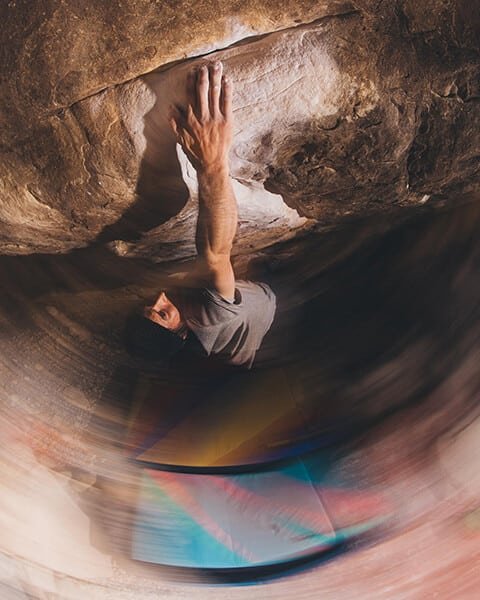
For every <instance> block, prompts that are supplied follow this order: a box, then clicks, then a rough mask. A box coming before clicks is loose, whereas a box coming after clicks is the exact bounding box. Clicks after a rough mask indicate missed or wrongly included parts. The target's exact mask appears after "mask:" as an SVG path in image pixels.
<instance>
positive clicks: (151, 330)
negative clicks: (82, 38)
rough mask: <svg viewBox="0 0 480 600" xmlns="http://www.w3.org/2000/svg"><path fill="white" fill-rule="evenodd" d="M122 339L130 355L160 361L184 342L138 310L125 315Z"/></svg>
mask: <svg viewBox="0 0 480 600" xmlns="http://www.w3.org/2000/svg"><path fill="white" fill-rule="evenodd" d="M124 341H125V347H126V349H127V352H128V353H129V354H130V355H132V356H135V357H138V358H143V359H146V360H154V361H161V362H167V361H168V360H169V359H170V358H171V357H172V356H173V355H174V354H176V353H177V352H179V351H180V350H181V349H182V348H183V346H184V344H185V341H184V340H183V339H182V338H181V337H180V336H179V335H177V334H176V333H174V332H173V331H170V330H169V329H167V328H166V327H162V326H161V325H158V324H157V323H154V322H153V321H151V320H150V319H147V318H146V317H144V316H143V315H142V314H139V313H138V311H135V312H134V313H132V314H130V315H129V316H128V317H127V320H126V323H125V331H124Z"/></svg>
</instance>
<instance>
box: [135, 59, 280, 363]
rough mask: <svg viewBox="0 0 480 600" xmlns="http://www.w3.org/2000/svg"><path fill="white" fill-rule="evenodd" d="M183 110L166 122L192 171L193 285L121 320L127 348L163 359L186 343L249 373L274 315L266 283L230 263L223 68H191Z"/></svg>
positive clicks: (232, 205)
mask: <svg viewBox="0 0 480 600" xmlns="http://www.w3.org/2000/svg"><path fill="white" fill-rule="evenodd" d="M187 98H188V106H187V108H186V110H185V109H183V108H181V107H177V106H175V107H172V112H171V115H170V123H171V126H172V128H173V131H174V133H175V135H176V138H177V143H179V144H180V145H181V147H182V149H183V151H184V152H185V154H186V156H187V157H188V159H189V160H190V162H191V163H192V165H193V167H194V168H195V170H196V172H197V178H198V193H199V206H198V219H197V229H196V237H195V243H196V248H197V254H198V256H197V259H196V262H195V268H194V269H193V270H192V273H193V272H194V273H195V280H196V284H195V286H194V287H193V286H192V287H191V288H185V289H168V290H162V291H161V292H160V294H159V295H158V297H157V298H156V300H155V301H154V302H153V304H152V305H151V306H146V307H144V308H143V310H142V313H141V314H135V315H132V316H130V318H129V319H128V322H127V329H126V332H127V336H126V342H127V348H128V350H129V351H130V352H131V353H134V354H136V355H140V356H142V357H144V358H147V359H153V360H166V359H168V358H169V357H171V356H172V355H173V354H175V353H176V352H178V351H179V350H180V349H182V348H183V347H184V346H185V345H187V346H190V347H192V348H197V350H198V351H200V353H201V354H203V355H207V356H213V357H215V358H217V359H220V361H222V362H223V363H226V364H230V365H238V366H243V367H247V368H250V367H251V366H252V363H253V361H254V358H255V354H256V352H257V350H258V348H259V347H260V344H261V343H262V340H263V338H264V336H265V334H266V333H267V331H268V330H269V328H270V326H271V324H272V322H273V319H274V315H275V309H276V299H275V295H274V293H273V292H272V290H271V289H270V287H269V286H268V285H267V284H265V283H253V282H251V281H238V280H236V279H235V274H234V270H233V267H232V262H231V251H232V243H233V239H234V237H235V233H236V230H237V221H238V215H237V203H236V199H235V196H234V192H233V189H232V185H231V182H230V177H229V166H228V153H229V149H230V145H231V142H232V138H233V126H232V121H233V114H232V84H231V81H230V80H229V79H228V78H227V77H226V76H225V75H224V74H223V65H222V63H221V62H214V63H211V64H208V65H203V66H202V67H200V68H199V69H196V70H193V71H191V72H190V73H189V75H188V80H187Z"/></svg>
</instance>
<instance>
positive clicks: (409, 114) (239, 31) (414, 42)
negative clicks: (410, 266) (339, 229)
mask: <svg viewBox="0 0 480 600" xmlns="http://www.w3.org/2000/svg"><path fill="white" fill-rule="evenodd" d="M0 10H1V13H2V14H1V17H2V23H3V27H2V38H3V39H2V48H3V49H2V64H1V74H2V88H1V93H0V109H1V113H0V126H1V132H2V139H1V146H0V152H1V155H2V158H1V163H0V170H1V189H2V192H1V193H2V205H1V208H0V220H1V224H0V252H2V253H6V254H25V253H32V252H49V253H50V252H65V251H68V250H71V249H73V248H79V247H83V246H86V245H88V244H91V243H93V242H95V241H96V242H101V243H109V244H110V247H111V248H113V249H115V250H116V251H117V252H118V253H119V254H121V255H125V254H129V255H137V256H138V255H142V256H150V257H152V258H153V259H154V260H157V261H161V260H171V259H175V258H188V256H189V255H191V253H192V252H193V246H192V245H191V243H190V245H188V246H185V240H186V239H188V241H190V240H191V232H192V231H193V227H194V220H193V219H194V214H195V211H194V198H192V199H191V200H190V202H187V200H188V198H189V195H190V194H189V188H188V187H187V186H186V185H185V180H186V179H188V178H187V177H186V172H185V168H184V169H183V174H182V170H181V168H180V165H179V163H178V160H177V156H176V152H175V151H174V142H173V139H172V136H171V134H170V133H169V131H168V127H167V124H166V122H165V118H164V116H165V110H166V105H167V104H168V103H169V102H170V101H171V100H176V101H181V100H182V94H183V87H184V80H185V73H186V70H187V68H189V67H190V66H191V64H192V62H194V61H195V60H204V59H203V58H202V56H203V55H205V54H210V53H212V52H214V53H215V56H218V57H219V58H221V59H222V60H223V61H224V62H225V64H226V68H227V69H228V70H229V72H230V73H231V76H232V79H233V80H234V81H235V82H236V91H235V97H234V106H235V116H236V137H235V143H234V147H233V150H232V155H231V171H232V176H233V177H234V179H235V180H236V181H237V182H238V184H239V185H240V184H241V185H243V186H244V187H243V188H242V190H243V191H244V196H245V201H244V202H241V203H240V218H241V223H240V224H241V227H240V231H239V236H238V240H237V247H236V252H237V253H240V252H246V251H254V250H257V249H259V248H262V247H265V246H268V245H270V244H272V243H273V242H276V241H278V240H279V239H284V238H285V237H289V236H291V235H294V234H295V233H296V232H297V231H302V230H303V229H304V228H305V226H312V225H315V224H317V223H318V224H320V225H325V224H332V223H338V222H341V220H342V219H344V218H349V217H351V216H352V215H359V214H366V213H367V214H368V213H377V212H379V211H383V212H384V211H387V212H392V211H395V212H394V214H393V216H392V219H396V218H397V216H396V215H397V214H398V212H397V209H399V208H406V207H409V206H417V205H420V206H423V204H425V203H426V202H428V203H429V204H430V203H432V204H433V205H435V203H440V204H443V203H445V202H447V201H448V202H451V203H453V202H455V201H458V199H459V198H461V197H462V196H465V195H466V194H469V195H470V197H471V196H472V194H475V193H476V191H477V185H478V144H477V142H476V136H475V132H477V131H478V126H479V122H480V117H479V111H478V105H479V104H478V99H479V97H480V94H479V89H478V53H479V50H478V39H479V38H478V36H477V35H476V34H477V33H478V31H476V27H477V26H478V21H476V20H475V14H474V12H475V11H474V8H473V6H472V5H471V4H470V3H468V2H467V1H466V0H446V1H445V2H443V3H442V4H441V5H439V4H438V2H435V1H433V0H430V1H428V2H424V3H421V5H420V4H419V3H416V2H413V1H410V0H390V1H389V2H382V3H380V4H378V5H377V3H374V2H369V1H366V0H352V2H339V1H334V0H332V1H328V0H327V1H325V2H320V3H318V2H313V1H312V2H302V3H301V5H299V4H298V3H297V2H289V1H286V0H284V1H283V2H280V3H277V2H275V3H271V2H269V1H267V0H263V1H261V2H259V1H258V2H253V1H251V2H242V3H229V5H228V6H227V5H226V4H225V3H220V2H200V3H197V2H196V3H192V4H191V5H189V3H181V4H179V3H175V4H172V3H168V2H158V3H157V2H146V1H141V2H139V1H137V0H136V1H133V0H128V1H126V2H122V3H121V4H118V6H117V5H115V3H114V4H108V5H107V4H105V3H104V2H100V1H99V0H91V1H89V2H87V3H83V4H81V5H80V6H79V5H78V3H74V2H71V1H67V2H62V3H58V2H54V1H53V0H43V1H42V2H38V3H36V4H35V5H34V6H33V7H32V6H31V4H29V3H27V2H26V1H24V0H22V1H16V2H13V1H12V2H7V3H4V4H3V7H2V8H1V9H0ZM477 29H478V27H477ZM252 36H257V37H252ZM234 42H238V43H236V44H234V45H233V46H231V47H228V46H230V45H231V44H232V43H234ZM223 48H225V49H223ZM192 57H193V60H190V59H192ZM194 57H199V58H194ZM187 59H189V60H187ZM190 188H191V185H190ZM272 194H277V195H280V196H281V197H282V199H283V201H284V202H282V201H281V200H280V199H278V198H277V199H276V200H273V196H272ZM240 195H242V193H241V194H240ZM285 203H286V204H285ZM289 207H290V208H293V209H295V210H296V211H298V214H297V213H295V212H292V210H290V208H289ZM301 217H306V218H308V219H310V220H309V221H305V219H302V218H301ZM258 231H262V232H263V233H262V235H260V236H258V235H257V233H256V232H258ZM176 249H178V251H177V250H176Z"/></svg>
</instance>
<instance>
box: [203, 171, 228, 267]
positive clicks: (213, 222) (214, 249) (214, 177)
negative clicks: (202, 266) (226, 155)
mask: <svg viewBox="0 0 480 600" xmlns="http://www.w3.org/2000/svg"><path fill="white" fill-rule="evenodd" d="M198 193H199V207H198V220H197V231H196V246H197V252H198V255H199V257H200V258H203V259H205V260H206V262H207V263H209V262H214V261H215V260H218V259H224V258H226V257H228V258H230V253H231V250H232V243H233V239H234V237H235V233H236V231H237V222H238V213H237V202H236V199H235V194H234V192H233V188H232V184H231V181H230V177H229V174H228V165H227V164H225V165H222V166H221V167H218V168H215V169H202V170H199V172H198Z"/></svg>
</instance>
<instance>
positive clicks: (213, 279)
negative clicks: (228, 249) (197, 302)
mask: <svg viewBox="0 0 480 600" xmlns="http://www.w3.org/2000/svg"><path fill="white" fill-rule="evenodd" d="M204 268H205V271H204V272H205V280H206V284H207V286H208V287H210V288H212V289H214V290H215V291H216V292H217V293H218V294H219V295H220V296H222V298H224V299H225V300H233V299H234V297H235V274H234V272H233V267H232V263H231V261H230V256H228V255H222V256H218V257H215V258H213V259H210V260H204Z"/></svg>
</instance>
